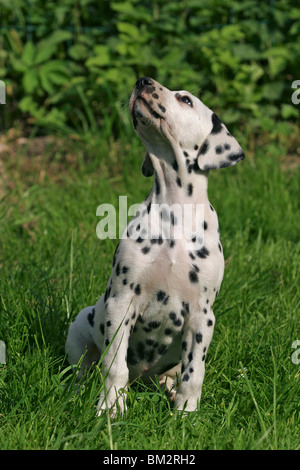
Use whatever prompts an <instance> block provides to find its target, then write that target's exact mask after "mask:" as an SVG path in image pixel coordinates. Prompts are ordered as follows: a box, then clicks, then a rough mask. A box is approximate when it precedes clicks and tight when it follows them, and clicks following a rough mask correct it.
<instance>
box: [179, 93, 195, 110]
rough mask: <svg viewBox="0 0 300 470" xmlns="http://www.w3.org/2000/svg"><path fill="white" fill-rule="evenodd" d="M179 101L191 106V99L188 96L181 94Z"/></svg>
mask: <svg viewBox="0 0 300 470" xmlns="http://www.w3.org/2000/svg"><path fill="white" fill-rule="evenodd" d="M180 101H182V102H183V103H186V104H188V105H189V106H191V107H193V103H192V100H191V99H190V98H189V97H188V96H182V97H181V100H180Z"/></svg>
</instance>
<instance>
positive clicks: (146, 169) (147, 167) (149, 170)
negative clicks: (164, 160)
mask: <svg viewBox="0 0 300 470" xmlns="http://www.w3.org/2000/svg"><path fill="white" fill-rule="evenodd" d="M142 173H143V175H144V176H147V177H148V176H152V175H153V173H154V168H153V165H152V162H151V158H150V157H149V153H148V152H146V155H145V158H144V161H143V165H142Z"/></svg>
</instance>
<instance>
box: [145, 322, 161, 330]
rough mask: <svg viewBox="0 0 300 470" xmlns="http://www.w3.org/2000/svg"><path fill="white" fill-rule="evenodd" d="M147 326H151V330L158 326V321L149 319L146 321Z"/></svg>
mask: <svg viewBox="0 0 300 470" xmlns="http://www.w3.org/2000/svg"><path fill="white" fill-rule="evenodd" d="M148 326H149V328H151V330H155V329H156V328H159V327H160V322H159V321H150V322H149V323H148Z"/></svg>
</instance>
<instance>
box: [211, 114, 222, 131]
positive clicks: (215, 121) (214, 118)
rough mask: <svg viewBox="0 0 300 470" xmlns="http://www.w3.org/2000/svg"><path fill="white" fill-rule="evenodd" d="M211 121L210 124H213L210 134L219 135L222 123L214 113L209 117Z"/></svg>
mask: <svg viewBox="0 0 300 470" xmlns="http://www.w3.org/2000/svg"><path fill="white" fill-rule="evenodd" d="M211 120H212V124H213V128H212V131H211V134H213V135H215V134H219V133H220V132H221V131H222V129H223V128H222V122H221V121H220V119H219V118H218V116H217V115H216V113H213V115H212V117H211Z"/></svg>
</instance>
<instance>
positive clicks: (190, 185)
mask: <svg viewBox="0 0 300 470" xmlns="http://www.w3.org/2000/svg"><path fill="white" fill-rule="evenodd" d="M187 193H188V196H191V195H192V194H193V185H192V183H189V184H188V187H187Z"/></svg>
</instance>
